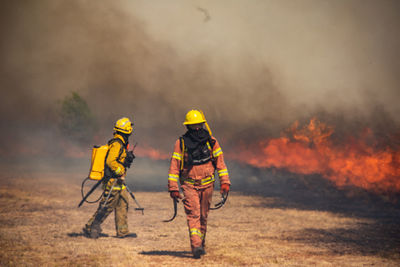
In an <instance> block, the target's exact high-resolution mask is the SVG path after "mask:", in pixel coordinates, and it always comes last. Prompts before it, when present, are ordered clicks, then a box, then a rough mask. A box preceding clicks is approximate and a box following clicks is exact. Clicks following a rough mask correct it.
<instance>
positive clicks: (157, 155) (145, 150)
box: [134, 145, 171, 160]
mask: <svg viewBox="0 0 400 267" xmlns="http://www.w3.org/2000/svg"><path fill="white" fill-rule="evenodd" d="M134 153H135V155H137V156H140V157H146V158H150V159H155V160H163V159H169V158H170V156H171V155H170V154H168V153H165V152H163V151H161V150H158V149H155V148H152V147H150V146H148V145H140V146H137V147H136V148H135V151H134Z"/></svg>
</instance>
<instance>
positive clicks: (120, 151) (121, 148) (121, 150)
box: [107, 138, 126, 159]
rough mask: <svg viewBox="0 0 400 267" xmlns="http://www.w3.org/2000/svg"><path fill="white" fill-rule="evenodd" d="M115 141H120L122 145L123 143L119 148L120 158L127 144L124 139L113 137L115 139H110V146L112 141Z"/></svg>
mask: <svg viewBox="0 0 400 267" xmlns="http://www.w3.org/2000/svg"><path fill="white" fill-rule="evenodd" d="M114 142H118V143H120V145H121V147H120V149H119V154H118V159H119V157H121V155H122V152H123V150H124V148H126V146H125V144H124V143H123V142H122V140H121V139H119V138H113V139H111V140H110V141H108V146H110V145H111V144H112V143H114ZM107 156H108V153H107Z"/></svg>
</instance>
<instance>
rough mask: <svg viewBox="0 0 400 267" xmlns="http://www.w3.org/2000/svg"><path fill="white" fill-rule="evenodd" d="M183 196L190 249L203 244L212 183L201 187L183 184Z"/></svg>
mask: <svg viewBox="0 0 400 267" xmlns="http://www.w3.org/2000/svg"><path fill="white" fill-rule="evenodd" d="M181 188H182V191H183V194H184V196H185V198H184V199H183V205H184V206H185V212H186V218H187V223H188V227H189V236H190V245H191V247H192V250H193V249H194V248H196V247H201V246H203V247H204V245H205V238H206V232H207V216H208V212H209V210H210V205H211V200H212V193H213V190H214V183H212V184H211V185H210V186H209V187H207V188H203V189H196V187H195V188H193V187H192V186H189V185H186V184H183V185H182V186H181Z"/></svg>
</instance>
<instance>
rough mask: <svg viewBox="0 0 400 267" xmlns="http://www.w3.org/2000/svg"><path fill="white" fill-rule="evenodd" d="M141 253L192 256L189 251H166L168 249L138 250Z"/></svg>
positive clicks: (180, 256) (181, 256)
mask: <svg viewBox="0 0 400 267" xmlns="http://www.w3.org/2000/svg"><path fill="white" fill-rule="evenodd" d="M139 254H142V255H149V256H154V255H157V256H173V257H179V258H192V253H191V252H190V251H168V250H151V251H142V252H139Z"/></svg>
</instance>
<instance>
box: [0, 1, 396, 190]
mask: <svg viewBox="0 0 400 267" xmlns="http://www.w3.org/2000/svg"><path fill="white" fill-rule="evenodd" d="M0 5H1V7H0V10H1V11H0V13H1V15H0V20H1V26H0V27H1V30H0V31H1V32H0V34H1V35H0V36H1V42H0V55H1V57H0V58H1V62H0V73H1V75H0V84H1V91H2V97H1V100H0V101H1V103H0V110H1V124H0V127H1V135H0V138H1V139H0V140H1V141H0V152H1V158H2V159H3V163H10V164H11V163H12V164H13V165H12V166H13V168H14V170H13V172H18V170H19V168H23V166H26V165H27V164H29V159H32V158H35V159H43V160H42V161H40V163H38V161H35V165H36V166H37V165H40V166H42V167H44V168H46V167H49V166H50V165H51V163H50V161H49V158H52V159H54V158H63V159H64V158H68V159H73V158H79V159H80V161H79V162H80V163H82V164H84V165H85V167H84V168H88V167H89V166H88V164H89V158H90V148H91V146H92V145H93V144H102V143H105V142H106V141H107V140H108V139H109V138H110V137H111V134H112V127H113V124H114V123H115V121H116V120H117V119H119V118H120V117H123V116H127V117H129V118H131V119H133V120H134V122H135V126H134V137H133V140H132V141H131V142H134V141H137V142H138V143H139V144H138V156H139V158H140V156H141V155H142V157H150V158H159V159H164V161H160V162H158V161H154V162H153V161H144V160H142V161H140V159H139V161H138V163H137V164H136V167H137V172H138V176H140V174H142V175H144V174H145V173H146V170H147V169H152V170H153V171H154V170H155V173H153V174H152V175H148V176H146V175H144V176H146V177H147V178H146V179H148V181H147V182H148V183H149V184H152V183H153V182H154V183H159V181H162V182H163V183H164V184H163V185H162V186H164V187H165V183H166V178H165V177H167V172H168V162H167V160H166V159H167V158H168V157H169V154H170V153H171V150H172V148H173V143H174V142H175V140H176V138H177V137H178V136H179V135H180V134H183V133H184V131H185V129H184V128H183V126H182V122H183V120H184V116H185V114H186V112H187V111H188V110H190V109H202V110H203V111H204V112H205V115H206V117H207V119H208V121H209V123H210V126H211V127H212V130H213V133H214V134H215V136H216V137H217V138H218V139H219V141H220V143H221V144H222V147H223V149H224V151H225V152H226V153H225V154H226V158H227V160H228V167H231V176H232V179H234V181H236V183H237V184H238V183H239V184H242V185H246V186H249V184H252V183H255V181H258V180H260V179H263V177H264V176H268V177H272V176H274V174H276V173H275V169H274V170H273V171H271V169H270V168H271V167H273V168H278V169H279V170H280V169H282V170H284V171H287V170H289V172H292V173H297V170H296V169H294V168H291V167H290V166H289V167H288V166H277V165H276V164H275V165H274V164H271V163H268V164H259V162H255V161H254V160H252V161H251V160H250V161H249V160H241V157H242V155H243V157H244V156H247V157H248V158H251V157H253V156H254V155H249V153H251V152H252V150H251V149H249V148H250V147H253V146H254V145H259V144H263V143H262V142H265V141H264V140H269V139H273V138H280V136H281V133H282V132H284V131H285V129H287V128H290V127H291V125H292V124H293V123H294V122H295V121H299V123H300V125H302V124H305V125H307V124H308V122H309V121H310V119H311V118H314V117H315V118H317V119H318V120H320V121H322V122H323V123H327V124H329V125H331V126H332V127H333V128H334V133H333V134H332V136H331V135H329V136H331V137H332V140H333V141H332V142H334V143H335V144H339V145H340V144H341V143H342V142H344V140H348V139H347V137H348V136H351V135H353V136H354V138H355V139H357V138H358V137H359V134H360V133H363V132H365V129H369V130H368V131H369V133H371V134H370V135H371V136H373V140H374V141H373V142H371V143H373V144H375V145H377V147H383V148H384V149H386V150H385V151H387V149H389V150H390V153H392V154H393V153H397V152H398V144H399V143H398V140H399V133H400V130H399V123H400V116H399V115H400V105H398V101H399V99H400V88H399V85H400V36H399V34H398V29H399V26H400V15H399V14H400V3H399V2H398V1H388V0H387V1H357V0H353V1H348V0H347V1H320V0H308V1H256V0H252V1H239V0H237V1H211V0H202V1H194V0H191V1H178V0H176V1H161V0H159V1H156V0H153V1H139V0H135V1H128V0H126V1H122V0H121V1H84V0H82V1H61V0H58V1H53V0H52V1H50V0H49V1H2V3H1V4H0ZM74 96H75V97H76V98H77V99H78V102H79V101H81V102H80V103H82V102H83V103H84V104H87V106H86V107H85V108H86V109H85V110H86V111H87V113H88V115H87V116H85V117H84V118H85V119H87V121H85V122H83V123H82V122H81V127H80V128H79V127H78V128H76V129H77V131H75V132H71V131H73V130H74V129H72V130H71V129H69V130H70V131H69V132H68V131H65V127H63V123H65V122H63V118H64V117H65V112H66V111H65V105H66V104H68V103H69V102H68V101H70V100H71V99H73V97H74ZM85 102H86V103H85ZM63 107H64V109H63ZM63 116H64V117H63ZM82 124H83V125H84V126H82ZM64 126H65V125H64ZM370 139H371V137H370ZM259 142H261V143H259ZM314 143H315V142H314ZM339 145H337V146H339ZM337 146H335V147H337ZM342 147H343V149H347V148H348V147H347V146H344V145H343V146H342ZM374 149H375V148H374ZM330 151H331V152H332V150H330ZM335 151H336V150H335ZM374 151H375V150H374ZM243 152H246V153H243ZM266 155H267V156H268V155H271V154H270V153H269V154H268V153H267V154H266ZM396 155H397V154H396ZM263 156H265V155H263ZM398 160H399V159H398V158H396V160H393V162H394V163H396V164H397V163H398ZM241 161H242V163H240V164H249V166H253V167H255V169H252V168H253V167H248V168H247V167H246V169H243V168H241V167H238V165H237V162H241ZM71 162H72V163H63V167H64V168H73V167H71V165H73V163H74V162H73V161H71ZM393 162H390V164H392V163H393ZM75 163H76V162H75ZM10 166H11V165H10ZM395 167H398V165H396V166H395ZM259 168H261V169H259ZM265 168H266V169H265ZM82 169H83V168H82ZM329 171H330V170H329ZM299 173H302V174H306V175H309V174H314V173H317V174H318V171H311V172H307V171H306V172H301V171H300V172H299ZM334 174H335V173H333V174H332V173H331V172H329V175H327V177H328V178H329V179H330V180H332V179H333V178H332V177H331V176H333V175H334ZM77 175H78V174H77ZM79 175H80V174H79ZM82 175H86V173H82ZM279 175H280V176H282V177H283V176H285V175H283V174H282V173H280V174H279ZM391 175H392V177H391V179H392V180H393V179H395V180H396V181H398V178H399V176H398V173H396V174H391ZM156 176H157V177H158V178H155V177H156ZM285 177H287V176H285ZM137 179H139V178H137ZM152 179H154V180H152ZM280 179H281V178H280ZM152 181H153V182H152ZM138 182H139V183H140V181H138ZM143 183H144V184H145V182H143ZM390 185H391V184H390ZM164 187H163V188H164ZM147 188H148V187H147ZM399 189H400V187H399Z"/></svg>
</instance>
